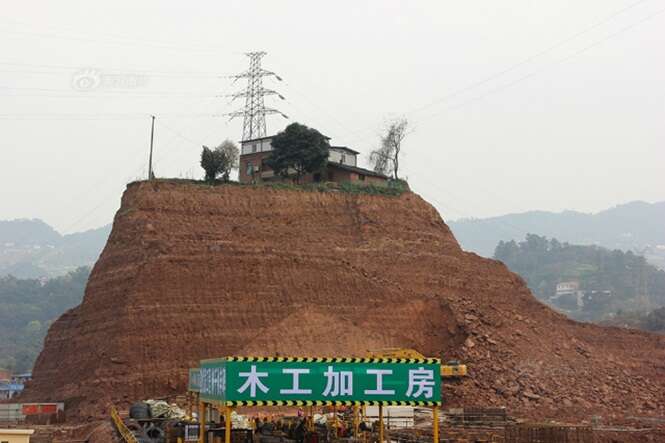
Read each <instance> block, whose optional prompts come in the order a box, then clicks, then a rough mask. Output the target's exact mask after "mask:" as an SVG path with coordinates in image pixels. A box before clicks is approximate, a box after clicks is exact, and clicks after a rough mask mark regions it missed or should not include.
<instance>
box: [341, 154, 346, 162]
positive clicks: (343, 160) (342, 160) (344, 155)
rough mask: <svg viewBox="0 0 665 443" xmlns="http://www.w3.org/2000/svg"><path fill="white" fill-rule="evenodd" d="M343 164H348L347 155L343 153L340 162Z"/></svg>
mask: <svg viewBox="0 0 665 443" xmlns="http://www.w3.org/2000/svg"><path fill="white" fill-rule="evenodd" d="M339 162H340V163H341V164H344V163H346V154H344V153H342V156H341V159H340V161H339Z"/></svg>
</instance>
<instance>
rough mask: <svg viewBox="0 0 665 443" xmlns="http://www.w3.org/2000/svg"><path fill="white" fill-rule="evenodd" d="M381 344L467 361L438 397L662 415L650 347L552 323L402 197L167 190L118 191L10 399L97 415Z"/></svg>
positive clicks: (535, 410)
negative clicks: (29, 372) (205, 367)
mask: <svg viewBox="0 0 665 443" xmlns="http://www.w3.org/2000/svg"><path fill="white" fill-rule="evenodd" d="M397 346H399V347H412V348H416V349H418V350H420V351H421V352H423V353H424V354H426V355H430V356H436V355H441V354H443V356H444V357H445V358H458V359H460V360H462V361H465V362H467V363H468V364H469V367H470V372H471V377H470V378H469V379H467V380H465V381H464V382H461V383H456V384H453V385H452V386H447V387H446V388H445V390H444V391H445V395H446V399H445V400H446V401H447V402H448V404H450V405H461V404H470V405H507V406H508V407H510V408H515V407H518V408H521V409H522V410H523V412H525V413H528V414H530V415H533V416H537V415H545V414H546V413H547V411H548V410H550V409H554V408H555V407H556V408H557V409H559V410H560V411H561V410H563V411H564V412H565V411H566V410H570V411H571V414H572V415H575V416H580V414H592V413H602V414H614V413H616V414H624V413H625V414H628V415H632V414H647V413H660V414H663V413H665V337H661V336H656V335H651V334H648V333H643V332H638V331H629V330H621V329H618V328H603V327H599V326H594V325H586V324H580V323H576V322H574V321H571V320H567V319H566V318H565V317H563V316H562V315H560V314H557V313H555V312H554V311H552V310H550V309H549V308H547V307H546V306H544V305H543V304H541V303H539V302H538V301H537V300H536V299H535V298H534V297H533V296H532V295H531V293H530V292H529V290H528V289H527V288H526V286H525V285H524V282H523V281H522V280H521V279H520V278H519V277H518V276H516V275H515V274H513V273H511V272H509V271H508V269H507V268H506V267H505V266H504V265H503V264H501V263H499V262H496V261H493V260H488V259H484V258H481V257H479V256H477V255H475V254H471V253H465V252H463V251H462V250H461V249H460V247H459V245H458V244H457V242H456V241H455V238H454V237H453V235H452V234H451V232H450V230H449V229H448V227H447V226H446V225H445V224H444V222H443V220H442V219H441V217H440V216H439V214H438V213H437V212H436V210H435V209H434V208H433V207H432V206H430V205H429V204H428V203H426V202H425V201H424V200H422V199H421V198H420V197H418V196H417V195H415V194H411V193H407V194H404V195H402V196H400V197H385V196H371V195H352V194H346V193H317V192H301V191H290V190H275V189H270V188H253V187H241V186H222V187H214V188H211V187H204V186H198V185H192V184H182V183H168V182H155V183H146V182H139V183H134V184H131V185H129V186H128V189H127V191H126V192H125V194H124V196H123V199H122V207H121V209H120V210H119V211H118V213H117V215H116V217H115V221H114V224H113V230H112V233H111V236H110V238H109V241H108V243H107V245H106V247H105V249H104V251H103V253H102V255H101V257H100V259H99V261H98V262H97V264H96V265H95V267H94V270H93V272H92V275H91V278H90V281H89V283H88V287H87V289H86V294H85V298H84V300H83V303H82V304H81V305H80V306H79V307H77V308H75V309H72V310H71V311H69V312H67V313H66V314H65V315H63V316H62V317H61V318H60V319H59V320H58V321H57V322H56V323H55V324H54V325H53V326H52V327H51V329H50V331H49V334H48V337H47V338H46V342H45V348H44V351H43V352H42V354H41V355H40V357H39V359H38V361H37V364H36V367H35V370H34V381H33V382H32V383H31V384H30V385H29V387H28V389H27V393H26V396H25V398H27V399H33V400H37V399H39V400H42V401H45V400H63V399H64V400H66V401H67V404H68V407H69V408H70V416H71V413H72V412H74V411H76V412H78V413H79V414H80V416H81V417H84V416H88V415H94V416H99V415H101V414H103V413H104V412H105V405H106V404H107V402H114V403H116V404H120V405H123V404H127V402H130V401H133V400H135V399H140V398H146V397H158V396H165V395H169V394H173V393H176V392H184V390H185V382H186V371H187V368H188V367H190V366H193V365H195V364H196V363H197V362H198V360H199V359H202V358H210V357H216V356H223V355H228V354H241V355H242V354H250V355H257V354H260V355H273V354H275V353H280V354H282V355H285V354H291V355H294V354H295V355H364V353H365V352H366V350H367V349H368V348H379V347H397Z"/></svg>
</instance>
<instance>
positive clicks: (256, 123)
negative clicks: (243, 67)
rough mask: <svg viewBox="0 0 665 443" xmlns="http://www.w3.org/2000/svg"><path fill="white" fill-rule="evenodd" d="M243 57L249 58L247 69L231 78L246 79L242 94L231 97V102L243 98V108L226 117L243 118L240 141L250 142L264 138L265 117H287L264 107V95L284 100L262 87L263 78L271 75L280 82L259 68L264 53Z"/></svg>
mask: <svg viewBox="0 0 665 443" xmlns="http://www.w3.org/2000/svg"><path fill="white" fill-rule="evenodd" d="M245 55H247V56H248V57H249V69H248V70H247V71H245V72H243V73H241V74H238V75H234V76H233V78H234V79H235V80H238V79H240V78H246V79H247V88H246V89H245V90H244V91H243V92H238V93H236V94H233V95H231V97H233V100H235V99H237V98H239V97H245V108H244V109H243V110H241V111H235V112H231V113H230V114H228V115H229V116H230V117H231V119H233V118H236V117H243V124H242V140H252V139H255V138H260V137H265V136H266V115H268V114H280V115H281V116H283V117H284V118H288V116H286V115H285V114H284V113H283V112H281V111H279V110H277V109H275V108H266V107H265V103H264V100H263V97H265V96H266V95H276V96H278V97H279V98H281V99H282V100H283V99H284V97H283V96H282V95H281V94H280V93H278V92H277V91H274V90H272V89H266V88H264V87H263V77H266V76H270V75H273V76H275V78H276V79H277V80H280V81H281V80H282V79H281V78H280V77H279V76H278V75H277V74H275V73H274V72H272V71H266V70H265V69H263V68H261V58H262V57H263V56H264V55H266V53H265V52H263V51H259V52H247V53H246V54H245Z"/></svg>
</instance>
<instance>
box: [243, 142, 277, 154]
mask: <svg viewBox="0 0 665 443" xmlns="http://www.w3.org/2000/svg"><path fill="white" fill-rule="evenodd" d="M271 141H272V139H265V140H257V141H253V142H241V144H240V153H241V154H242V155H245V154H254V153H255V152H266V151H272V145H271V144H270V142H271Z"/></svg>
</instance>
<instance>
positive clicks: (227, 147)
mask: <svg viewBox="0 0 665 443" xmlns="http://www.w3.org/2000/svg"><path fill="white" fill-rule="evenodd" d="M216 149H217V150H219V151H221V152H222V153H223V155H224V158H225V162H224V165H223V166H222V170H221V171H220V172H221V174H222V180H224V181H225V182H227V181H229V177H230V175H231V170H232V169H238V167H239V166H240V165H239V156H240V150H239V149H238V145H236V144H235V143H233V142H232V141H231V140H229V139H228V138H227V139H226V140H224V141H223V142H222V143H221V144H220V145H219V146H217V148H216Z"/></svg>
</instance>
